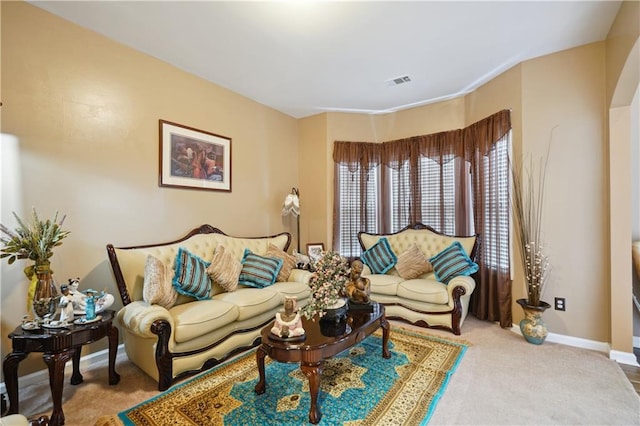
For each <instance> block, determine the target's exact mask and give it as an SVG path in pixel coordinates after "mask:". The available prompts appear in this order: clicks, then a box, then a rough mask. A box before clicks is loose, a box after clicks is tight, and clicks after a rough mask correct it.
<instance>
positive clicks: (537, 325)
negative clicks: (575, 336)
mask: <svg viewBox="0 0 640 426" xmlns="http://www.w3.org/2000/svg"><path fill="white" fill-rule="evenodd" d="M516 303H518V305H520V306H521V307H522V310H523V311H524V319H523V320H522V321H520V331H521V332H522V335H523V336H524V338H525V339H526V340H527V342H529V343H533V344H534V345H541V344H542V343H543V342H544V341H545V339H546V338H547V335H548V334H549V332H548V331H547V325H546V324H545V323H544V321H543V320H542V314H543V313H544V311H546V310H547V309H549V308H550V307H551V305H549V304H548V303H547V302H543V301H540V306H531V305H528V304H527V299H518V300H516Z"/></svg>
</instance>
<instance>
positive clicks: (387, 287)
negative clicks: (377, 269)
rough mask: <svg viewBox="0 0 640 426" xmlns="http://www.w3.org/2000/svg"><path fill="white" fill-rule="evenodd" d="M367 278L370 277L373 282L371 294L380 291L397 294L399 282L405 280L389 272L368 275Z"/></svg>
mask: <svg viewBox="0 0 640 426" xmlns="http://www.w3.org/2000/svg"><path fill="white" fill-rule="evenodd" d="M365 278H368V279H369V282H370V283H371V286H370V289H371V294H374V293H378V294H385V295H388V296H395V295H396V294H397V291H398V284H399V283H401V282H402V281H404V278H402V277H399V276H397V275H387V274H373V275H367V276H366V277H365Z"/></svg>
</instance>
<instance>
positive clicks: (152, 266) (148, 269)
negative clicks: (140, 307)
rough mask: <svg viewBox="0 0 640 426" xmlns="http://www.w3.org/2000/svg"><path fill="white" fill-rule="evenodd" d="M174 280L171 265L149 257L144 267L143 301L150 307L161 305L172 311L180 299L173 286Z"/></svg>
mask: <svg viewBox="0 0 640 426" xmlns="http://www.w3.org/2000/svg"><path fill="white" fill-rule="evenodd" d="M172 278H173V269H172V268H171V265H167V264H165V263H164V262H163V261H161V260H160V259H158V258H156V257H154V256H151V255H148V256H147V261H146V263H145V266H144V286H143V288H142V298H143V300H144V301H145V302H147V303H149V304H150V305H160V306H162V307H163V308H165V309H171V308H172V307H173V305H174V304H175V303H176V299H177V298H178V292H177V291H176V290H175V289H174V288H173V285H172V284H171V280H172Z"/></svg>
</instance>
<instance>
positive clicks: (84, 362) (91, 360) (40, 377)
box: [0, 343, 127, 393]
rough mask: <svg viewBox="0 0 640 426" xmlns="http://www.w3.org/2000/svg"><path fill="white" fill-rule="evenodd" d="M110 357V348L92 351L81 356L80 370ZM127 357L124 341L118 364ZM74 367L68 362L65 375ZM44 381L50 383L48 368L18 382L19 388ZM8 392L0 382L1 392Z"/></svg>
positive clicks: (117, 358) (121, 345) (19, 378)
mask: <svg viewBox="0 0 640 426" xmlns="http://www.w3.org/2000/svg"><path fill="white" fill-rule="evenodd" d="M108 359H109V350H108V349H103V350H101V351H98V352H94V353H91V354H89V355H87V356H83V357H82V358H80V371H81V372H82V370H87V369H89V368H90V367H92V366H93V365H95V364H98V363H100V362H103V361H107V360H108ZM126 359H127V354H126V353H125V350H124V343H121V344H120V345H119V346H118V355H117V356H116V364H117V363H118V362H120V361H124V360H126ZM72 369H73V363H71V362H67V364H66V365H65V367H64V374H65V377H67V376H69V375H70V374H71V371H72ZM43 382H44V383H49V370H47V369H44V370H38V371H35V372H33V373H31V374H27V375H26V376H20V377H18V383H19V384H18V388H19V387H20V386H29V385H33V384H36V383H43ZM65 385H67V383H66V382H65ZM6 392H7V388H6V386H5V384H4V382H2V383H0V393H6Z"/></svg>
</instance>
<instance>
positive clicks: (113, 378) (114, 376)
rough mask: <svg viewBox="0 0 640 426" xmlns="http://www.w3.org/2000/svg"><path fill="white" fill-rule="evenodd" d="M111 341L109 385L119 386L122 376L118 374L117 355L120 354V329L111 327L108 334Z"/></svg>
mask: <svg viewBox="0 0 640 426" xmlns="http://www.w3.org/2000/svg"><path fill="white" fill-rule="evenodd" d="M108 339H109V384H110V385H117V384H118V383H119V382H120V375H119V374H118V373H117V372H116V355H117V353H118V329H117V328H116V327H111V328H110V329H109V334H108Z"/></svg>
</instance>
